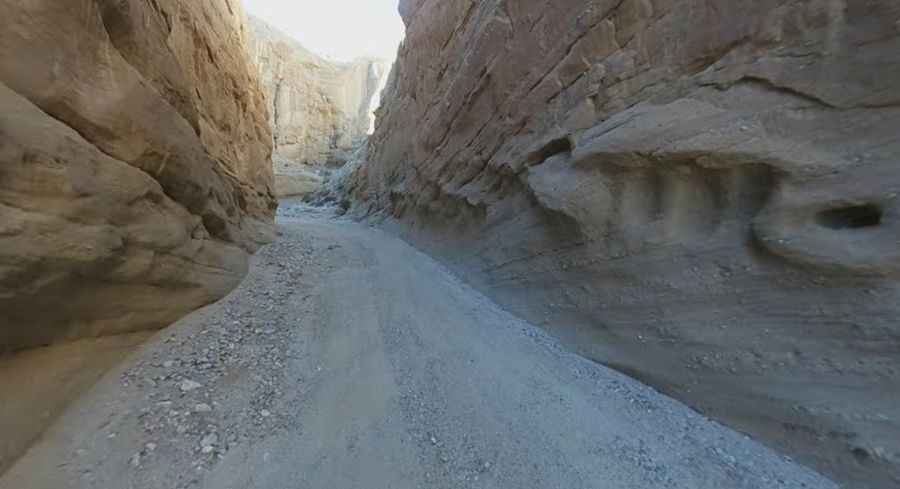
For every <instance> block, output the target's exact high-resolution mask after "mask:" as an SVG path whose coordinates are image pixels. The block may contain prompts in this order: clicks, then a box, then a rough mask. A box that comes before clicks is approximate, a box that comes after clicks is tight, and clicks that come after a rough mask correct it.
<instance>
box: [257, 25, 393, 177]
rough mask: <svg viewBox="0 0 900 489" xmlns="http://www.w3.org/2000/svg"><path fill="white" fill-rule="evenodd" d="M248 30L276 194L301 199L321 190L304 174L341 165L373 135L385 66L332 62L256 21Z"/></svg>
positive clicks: (363, 61)
mask: <svg viewBox="0 0 900 489" xmlns="http://www.w3.org/2000/svg"><path fill="white" fill-rule="evenodd" d="M250 25H251V27H252V29H251V33H252V35H251V51H252V53H253V56H254V59H255V61H256V63H257V66H258V68H259V74H260V79H261V80H262V84H263V88H264V91H265V93H266V97H267V99H268V105H269V114H270V124H271V127H272V128H273V131H274V143H275V162H276V166H275V171H276V180H277V182H278V185H277V186H278V194H279V195H289V194H294V193H306V191H308V190H309V187H310V185H312V187H315V186H317V185H318V184H319V183H321V181H320V180H317V179H316V177H315V175H314V174H310V172H309V168H310V167H320V166H323V165H332V166H333V165H339V164H342V163H343V162H344V161H346V159H347V158H348V157H349V155H350V154H351V153H352V151H353V150H354V149H356V148H357V147H358V146H359V145H360V144H362V143H363V142H364V141H365V139H366V137H367V136H368V134H369V132H370V131H371V129H372V128H373V127H374V126H373V124H374V111H375V109H376V108H377V107H378V104H379V101H380V97H379V95H380V92H381V89H382V88H383V87H384V83H385V81H386V79H387V74H388V73H387V71H388V63H387V62H386V61H382V60H377V59H360V60H356V61H354V62H351V63H337V62H331V61H328V60H325V59H323V58H321V57H319V56H317V55H315V54H313V53H312V52H310V51H308V50H307V49H306V48H304V47H303V46H301V45H300V44H299V43H298V42H297V41H295V40H294V39H292V38H290V37H288V36H287V35H285V34H282V33H281V32H279V31H278V30H276V29H274V28H273V27H271V26H269V25H268V24H266V23H265V22H263V21H261V20H259V19H256V18H254V17H251V18H250Z"/></svg>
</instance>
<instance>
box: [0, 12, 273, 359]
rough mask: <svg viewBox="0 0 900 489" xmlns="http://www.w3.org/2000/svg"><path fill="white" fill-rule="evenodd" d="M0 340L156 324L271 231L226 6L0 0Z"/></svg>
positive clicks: (256, 104)
mask: <svg viewBox="0 0 900 489" xmlns="http://www.w3.org/2000/svg"><path fill="white" fill-rule="evenodd" d="M0 11H2V12H3V24H4V25H3V29H0V107H2V110H0V310H2V311H3V314H2V315H0V352H3V351H7V350H16V349H21V348H25V347H32V346H37V345H43V344H49V343H54V342H59V341H64V340H70V339H74V338H79V337H85V336H101V335H110V334H119V333H126V332H132V331H137V330H144V329H154V328H160V327H163V326H166V325H167V324H170V323H171V322H173V321H174V320H176V319H177V318H179V317H180V316H182V315H184V314H185V313H187V312H189V311H191V310H193V309H195V308H197V307H200V306H202V305H204V304H207V303H209V302H212V301H215V300H217V299H218V298H220V297H222V296H224V295H225V294H226V293H227V292H228V291H230V290H231V289H233V288H234V287H235V286H236V285H237V284H238V283H239V282H240V280H241V279H242V277H243V276H244V274H245V272H246V267H247V259H248V255H249V253H252V252H253V251H254V250H255V249H256V248H257V247H258V246H259V244H260V243H262V242H265V241H268V240H269V239H271V237H272V231H273V227H272V219H273V214H274V209H275V206H276V203H275V200H274V195H273V188H272V169H271V159H270V156H271V134H270V131H269V129H268V125H267V124H266V119H267V113H266V107H265V101H264V97H263V95H262V92H261V91H260V90H259V88H258V82H257V78H256V73H254V71H253V69H252V65H251V63H250V61H249V54H248V52H247V50H246V34H247V33H246V28H245V27H244V16H243V13H242V11H241V9H240V5H239V4H238V3H236V2H233V1H229V0H214V1H210V2H180V1H177V0H156V1H153V2H138V1H126V2H114V1H106V0H96V1H94V0H77V1H72V2H57V1H50V0H38V1H30V2H18V1H12V0H0Z"/></svg>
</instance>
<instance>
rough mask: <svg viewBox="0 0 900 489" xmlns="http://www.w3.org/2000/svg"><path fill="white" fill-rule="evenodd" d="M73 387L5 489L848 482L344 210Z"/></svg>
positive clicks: (302, 213) (307, 222)
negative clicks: (586, 345)
mask: <svg viewBox="0 0 900 489" xmlns="http://www.w3.org/2000/svg"><path fill="white" fill-rule="evenodd" d="M279 225H280V238H279V240H278V241H277V242H276V243H275V244H272V245H270V246H268V247H267V248H265V249H264V250H263V251H262V252H261V253H260V254H259V255H258V256H257V257H255V258H254V261H253V265H252V270H251V272H250V275H249V277H248V278H247V280H246V281H245V282H244V284H243V285H242V286H241V287H240V288H239V289H238V290H236V291H235V292H234V293H233V294H231V295H230V296H229V297H228V298H226V299H225V300H223V301H221V302H220V303H218V304H215V305H212V306H210V307H207V308H206V309H203V310H201V311H198V312H196V313H194V314H193V315H191V316H189V317H187V318H185V319H184V320H182V321H180V322H179V323H178V324H176V325H174V326H173V327H171V328H169V329H167V330H165V331H163V332H160V333H159V334H157V335H156V336H154V337H153V338H151V339H150V340H149V341H147V342H146V343H144V344H143V345H142V346H141V347H140V348H138V349H137V350H135V351H134V353H132V354H131V355H130V356H129V357H128V358H127V359H126V360H125V361H124V362H122V363H121V364H120V365H119V366H117V367H115V368H113V369H112V370H110V371H109V372H108V373H107V374H106V375H105V376H103V377H102V379H101V380H100V382H99V383H98V384H96V385H95V386H94V387H93V388H92V389H90V390H88V391H87V392H86V393H85V394H84V395H82V396H81V397H80V398H79V399H78V400H77V401H75V402H74V403H73V404H72V405H71V406H70V407H69V408H68V409H67V410H66V411H65V413H64V414H63V415H62V416H61V417H59V418H58V420H57V421H56V422H55V423H54V424H53V425H52V426H51V427H50V428H49V429H48V430H47V432H46V433H45V434H44V436H43V437H42V438H41V440H40V441H39V442H38V443H36V444H35V445H34V446H32V448H31V449H30V450H29V451H28V452H27V454H25V456H24V457H22V458H21V459H20V460H19V461H18V462H17V463H16V464H15V465H14V466H13V467H12V468H11V469H10V470H9V471H8V472H7V473H6V474H5V475H4V476H3V477H2V478H0V488H2V489H23V488H29V489H51V488H52V489H60V488H160V489H162V488H166V489H171V488H176V487H177V488H188V487H200V488H215V489H228V488H235V489H237V488H241V489H243V488H259V489H262V488H265V489H288V488H329V489H337V488H341V489H352V488H451V487H452V488H456V487H460V488H462V487H465V488H565V489H574V488H598V489H599V488H609V489H613V488H615V489H629V488H632V489H656V488H684V489H705V488H708V489H723V488H729V489H742V488H745V489H751V488H752V489H772V488H797V489H799V488H809V489H829V488H836V487H837V486H836V485H835V484H834V483H833V482H830V481H828V480H826V479H824V478H823V477H821V476H819V475H818V474H816V473H814V472H812V471H810V470H808V469H806V468H804V467H802V466H799V465H797V464H795V463H793V462H792V461H791V460H789V459H786V458H785V457H783V456H781V455H779V454H777V453H775V452H773V451H771V450H769V449H767V448H766V447H764V446H762V445H761V444H759V443H757V442H755V441H753V440H751V439H749V438H748V437H746V436H744V435H742V434H739V433H737V432H735V431H732V430H730V429H728V428H726V427H723V426H722V425H720V424H717V423H715V422H713V421H710V420H708V419H706V418H704V417H703V416H701V415H699V414H697V413H696V412H694V411H692V410H691V409H689V408H688V407H686V406H684V405H682V404H680V403H678V402H676V401H674V400H672V399H670V398H667V397H665V396H663V395H661V394H659V393H658V392H656V391H654V390H653V389H651V388H649V387H646V386H644V385H642V384H640V383H639V382H637V381H635V380H632V379H630V378H628V377H626V376H624V375H621V374H619V373H617V372H614V371H612V370H609V369H607V368H605V367H603V366H600V365H597V364H595V363H593V362H590V361H588V360H585V359H583V358H581V357H579V356H577V355H574V354H572V353H569V352H568V351H566V350H565V349H563V348H562V347H561V346H559V344H558V343H557V341H556V340H554V339H553V338H551V337H549V336H548V335H547V334H545V333H544V332H543V331H542V330H540V329H538V328H537V327H535V326H533V325H531V324H528V323H526V322H523V321H522V320H520V319H517V318H516V317H514V316H512V315H510V314H508V313H507V312H505V311H504V310H502V309H500V308H499V307H498V306H496V305H495V304H493V303H492V302H490V301H489V300H487V299H486V298H485V297H483V296H482V295H480V294H479V293H477V292H476V291H474V290H473V289H471V288H469V287H468V286H466V285H465V284H463V283H462V282H460V281H459V280H457V279H456V278H455V277H454V276H453V275H452V274H450V273H448V272H447V271H446V270H445V269H444V268H443V267H442V266H441V265H439V264H438V263H436V262H435V261H434V260H432V259H431V258H429V257H428V256H426V255H424V254H422V253H420V252H418V251H416V250H415V249H413V248H412V247H410V246H409V245H407V244H406V243H404V242H403V241H401V240H399V239H397V238H395V237H393V236H391V235H388V234H386V233H384V232H382V231H380V230H378V229H374V228H370V227H367V226H364V225H362V224H358V223H355V222H352V221H349V220H344V219H340V218H337V217H334V215H333V213H332V212H331V211H330V210H328V209H313V208H308V207H305V206H304V205H302V204H298V203H286V204H284V205H283V207H282V210H281V213H280V217H279Z"/></svg>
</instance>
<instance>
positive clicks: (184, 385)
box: [178, 379, 203, 392]
mask: <svg viewBox="0 0 900 489" xmlns="http://www.w3.org/2000/svg"><path fill="white" fill-rule="evenodd" d="M201 387H203V385H202V384H200V383H198V382H194V381H193V380H191V379H184V380H182V381H181V383H180V384H179V385H178V388H179V389H181V392H191V391H193V390H197V389H199V388H201Z"/></svg>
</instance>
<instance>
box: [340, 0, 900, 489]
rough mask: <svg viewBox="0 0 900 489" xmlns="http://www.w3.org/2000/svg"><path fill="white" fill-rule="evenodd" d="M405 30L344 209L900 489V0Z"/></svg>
mask: <svg viewBox="0 0 900 489" xmlns="http://www.w3.org/2000/svg"><path fill="white" fill-rule="evenodd" d="M400 12H401V14H402V15H403V17H404V20H405V22H406V25H407V38H406V41H405V43H404V45H403V47H401V51H400V55H399V59H398V62H397V64H396V65H395V68H394V72H393V76H392V81H391V82H390V83H389V85H388V87H387V88H386V90H385V94H384V97H385V104H384V105H383V107H382V109H381V111H380V113H379V114H378V115H379V117H378V121H377V124H376V130H375V133H374V135H373V136H372V138H371V139H370V141H369V144H368V148H367V152H368V157H367V158H368V159H367V161H365V162H364V163H363V164H362V165H361V166H360V167H359V169H358V170H356V172H355V173H354V174H353V175H351V176H350V177H349V179H348V180H347V181H346V182H345V183H344V186H345V188H346V189H347V190H348V192H349V194H350V196H351V197H353V199H354V201H355V202H356V205H355V211H356V212H358V213H360V214H363V215H369V216H372V217H374V216H386V217H388V218H389V221H390V222H392V223H394V224H395V225H396V226H397V229H398V230H400V232H402V233H404V235H405V236H407V237H408V238H409V239H410V240H412V241H413V242H415V243H417V244H419V245H420V246H422V247H425V248H427V249H429V250H431V251H432V252H433V253H434V254H435V255H436V256H439V257H442V258H443V259H444V260H445V261H446V262H447V263H449V264H450V265H451V266H452V267H454V268H455V269H456V270H457V271H459V272H460V273H461V274H462V275H463V276H464V277H465V278H467V279H468V280H469V281H471V282H472V283H473V284H475V285H476V286H478V287H480V288H481V289H482V290H484V291H485V292H486V293H487V294H488V295H490V296H492V297H493V298H495V299H496V300H498V301H499V302H500V303H502V304H504V305H505V306H506V307H508V308H509V309H510V310H512V311H514V312H516V313H518V314H520V315H522V316H524V317H526V318H528V319H530V320H531V321H534V322H535V323H538V324H543V325H545V326H546V327H547V328H549V329H551V330H553V331H554V332H555V333H556V334H558V335H559V336H561V337H562V338H563V339H564V340H566V341H567V342H569V344H571V345H572V346H573V347H574V348H576V349H578V350H579V351H580V352H581V353H583V354H584V355H586V356H588V357H590V358H593V359H595V360H597V361H599V362H603V363H605V364H608V365H611V366H613V367H616V368H618V369H621V370H623V371H625V372H628V373H630V374H631V375H634V376H636V377H638V378H640V379H642V380H644V381H646V382H648V383H650V384H652V385H654V386H657V387H658V388H660V389H662V390H664V391H666V392H667V393H669V394H671V395H673V396H675V397H678V398H680V399H682V400H685V401H687V402H688V403H690V404H692V405H693V406H696V407H697V408H699V409H701V410H703V411H704V412H706V413H708V414H710V415H712V416H715V417H717V418H719V419H721V420H724V421H726V422H728V423H730V424H731V425H733V426H735V427H737V428H739V429H741V430H745V431H747V432H750V433H753V434H754V435H756V436H758V437H760V438H762V439H764V440H766V441H767V442H769V443H770V444H772V445H775V446H777V447H780V448H781V449H783V450H785V451H787V452H788V453H791V454H792V455H795V456H796V457H797V458H799V459H800V460H802V461H803V462H805V463H808V464H811V465H813V466H815V467H817V468H819V469H821V470H823V471H825V472H826V473H829V474H831V475H832V476H834V477H836V478H837V479H839V480H843V481H846V482H847V483H848V484H849V485H850V486H852V487H858V488H864V487H865V488H872V489H875V488H883V487H893V486H895V485H897V484H900V441H898V440H900V404H898V403H897V392H900V380H898V379H900V325H898V324H900V323H898V317H900V287H898V285H900V282H898V279H900V198H898V195H900V170H898V163H900V137H898V129H897V128H898V127H900V91H898V90H897V86H898V84H900V4H898V3H897V2H895V1H892V0H874V1H869V2H848V1H843V0H764V1H757V2H741V1H722V0H599V1H588V0H566V1H561V2H546V1H531V0H527V1H518V2H506V1H500V0H492V1H483V2H475V1H472V0H405V1H404V0H401V2H400Z"/></svg>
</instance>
